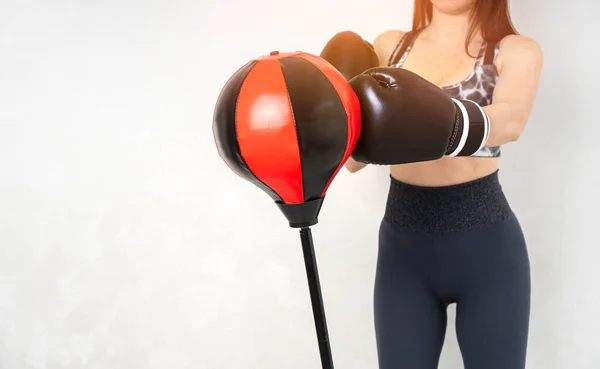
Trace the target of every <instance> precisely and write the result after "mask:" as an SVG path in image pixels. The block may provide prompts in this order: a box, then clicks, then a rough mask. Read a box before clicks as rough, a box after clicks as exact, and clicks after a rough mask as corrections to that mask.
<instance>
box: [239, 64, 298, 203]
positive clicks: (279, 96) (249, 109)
mask: <svg viewBox="0 0 600 369" xmlns="http://www.w3.org/2000/svg"><path fill="white" fill-rule="evenodd" d="M236 130H237V139H238V144H239V147H240V152H241V155H242V157H243V158H244V160H245V162H246V164H247V165H248V168H249V169H250V171H251V172H252V173H254V175H255V176H256V177H258V178H260V180H261V181H262V182H263V183H264V184H265V185H267V186H269V187H270V188H272V189H273V190H274V191H275V192H277V194H279V196H280V197H281V199H282V200H283V201H284V202H285V203H290V204H292V203H301V202H303V201H304V196H303V189H302V167H301V161H300V152H299V148H298V137H297V135H296V127H295V123H294V116H293V112H292V108H291V106H290V101H289V97H288V91H287V87H286V82H285V80H284V78H283V73H282V72H281V67H280V65H279V63H278V61H277V58H265V59H262V60H260V61H259V62H258V63H257V64H256V65H255V66H254V68H252V70H251V71H250V73H248V76H247V77H246V79H245V81H244V83H243V84H242V88H241V90H240V94H239V97H238V102H237V109H236Z"/></svg>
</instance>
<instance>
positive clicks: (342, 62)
mask: <svg viewBox="0 0 600 369" xmlns="http://www.w3.org/2000/svg"><path fill="white" fill-rule="evenodd" d="M320 56H321V57H322V58H323V59H325V60H327V61H328V62H329V63H330V64H331V65H333V66H334V67H335V68H336V69H337V70H338V71H339V72H340V73H341V74H342V75H343V76H344V78H346V80H347V81H349V80H350V79H352V78H353V77H355V76H357V75H359V74H361V73H362V72H364V71H366V70H367V69H370V68H374V67H377V66H378V65H379V59H378V58H377V54H376V53H375V50H374V49H373V45H371V44H370V43H368V42H367V41H365V40H363V39H362V37H360V36H359V35H358V34H356V33H354V32H351V31H344V32H339V33H337V34H336V35H334V36H333V37H332V38H331V39H330V40H329V41H328V42H327V44H326V45H325V47H324V48H323V50H322V51H321V54H320Z"/></svg>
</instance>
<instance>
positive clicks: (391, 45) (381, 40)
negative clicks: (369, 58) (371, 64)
mask: <svg viewBox="0 0 600 369" xmlns="http://www.w3.org/2000/svg"><path fill="white" fill-rule="evenodd" d="M405 34H406V32H404V31H400V30H388V31H385V32H382V33H380V34H379V35H378V36H377V37H375V40H374V41H373V47H374V48H375V52H376V53H377V56H378V58H379V61H380V64H382V65H385V64H387V61H388V59H389V58H390V56H391V55H392V52H394V49H395V48H396V46H398V43H399V42H400V40H402V37H403V36H404V35H405Z"/></svg>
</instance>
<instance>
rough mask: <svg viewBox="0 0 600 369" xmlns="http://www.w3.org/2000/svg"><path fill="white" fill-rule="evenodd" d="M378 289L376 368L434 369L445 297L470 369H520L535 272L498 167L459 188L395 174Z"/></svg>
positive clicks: (380, 255) (382, 232) (443, 325)
mask: <svg viewBox="0 0 600 369" xmlns="http://www.w3.org/2000/svg"><path fill="white" fill-rule="evenodd" d="M379 237H380V239H379V253H378V261H377V272H376V279H375V290H374V309H375V310H374V312H375V328H376V338H377V350H378V357H379V368H380V369H436V368H437V367H438V362H439V358H440V353H441V350H442V345H443V342H444V337H445V333H446V323H447V315H446V309H447V307H448V305H449V304H453V303H456V335H457V339H458V342H459V345H460V350H461V353H462V358H463V364H464V367H465V369H524V368H525V356H526V351H527V340H528V326H529V312H530V269H529V258H528V254H527V248H526V244H525V240H524V237H523V233H522V231H521V227H520V225H519V222H518V220H517V218H516V217H515V214H514V213H513V212H512V210H511V208H510V206H509V205H508V202H507V200H506V198H505V196H504V193H503V191H502V188H501V186H500V183H499V180H498V172H496V173H493V174H491V175H488V176H486V177H483V178H481V179H477V180H474V181H472V182H468V183H463V184H459V185H453V186H444V187H420V186H413V185H409V184H406V183H403V182H400V181H397V180H395V179H393V178H392V180H391V187H390V193H389V196H388V203H387V206H386V213H385V216H384V218H383V221H382V223H381V228H380V235H379Z"/></svg>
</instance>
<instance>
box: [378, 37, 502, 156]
mask: <svg viewBox="0 0 600 369" xmlns="http://www.w3.org/2000/svg"><path fill="white" fill-rule="evenodd" d="M417 35H418V34H417V33H414V32H407V33H405V34H404V36H403V37H402V39H401V40H400V42H399V43H398V45H397V46H396V48H395V49H394V51H393V52H392V55H391V56H390V60H389V62H388V66H391V67H398V68H402V65H403V64H404V61H405V60H406V57H407V56H408V53H409V52H410V50H411V49H412V46H413V44H414V42H415V39H416V38H417V37H416V36H417ZM499 44H500V42H497V43H496V44H495V45H494V47H489V48H488V47H486V46H487V42H484V43H483V44H482V45H481V49H480V50H479V55H477V59H476V61H475V67H474V68H473V71H472V72H471V74H470V75H469V76H468V77H467V78H465V79H464V80H463V81H462V82H459V83H455V84H453V85H450V86H443V87H441V89H442V90H444V92H446V93H447V94H448V95H449V96H450V97H453V98H455V99H468V100H472V101H475V102H476V103H478V104H479V105H481V106H486V105H489V104H491V103H492V95H493V93H494V87H496V81H497V80H498V69H497V68H496V57H497V56H498V47H499ZM482 61H483V62H482ZM500 151H501V150H500V146H495V147H484V148H482V149H481V150H479V151H478V152H476V153H475V154H473V155H472V156H476V157H484V158H496V157H499V156H500Z"/></svg>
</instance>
